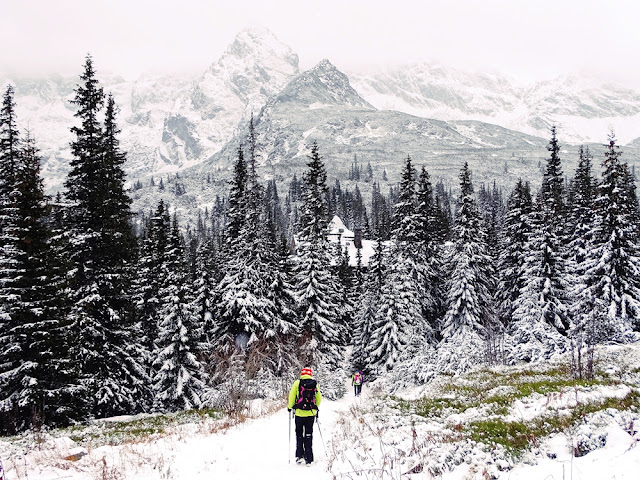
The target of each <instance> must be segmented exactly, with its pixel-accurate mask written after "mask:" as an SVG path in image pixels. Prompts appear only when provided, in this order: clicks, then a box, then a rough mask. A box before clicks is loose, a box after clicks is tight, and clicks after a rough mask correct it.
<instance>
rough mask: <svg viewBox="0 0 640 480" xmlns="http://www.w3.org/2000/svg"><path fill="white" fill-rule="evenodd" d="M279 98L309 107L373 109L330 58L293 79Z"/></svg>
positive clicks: (279, 100)
mask: <svg viewBox="0 0 640 480" xmlns="http://www.w3.org/2000/svg"><path fill="white" fill-rule="evenodd" d="M277 101H278V102H287V103H298V104H300V105H303V106H307V107H309V108H322V107H328V106H349V107H357V108H365V109H371V110H374V107H373V106H372V105H371V104H370V103H368V102H367V101H366V100H364V99H363V98H362V97H361V96H360V95H358V92H356V91H355V89H354V88H353V87H352V86H351V84H350V82H349V78H348V77H347V76H346V75H345V74H344V73H342V72H341V71H340V70H338V69H337V68H336V67H335V66H334V65H333V64H332V63H331V62H330V61H329V60H327V59H324V60H322V61H320V62H319V63H318V64H317V65H315V66H314V67H313V68H311V69H309V70H307V71H306V72H303V73H302V74H300V75H299V76H298V77H296V78H295V79H293V80H292V81H291V82H290V83H289V84H288V85H287V86H286V87H285V88H284V90H283V91H282V92H281V93H280V95H278V99H277Z"/></svg>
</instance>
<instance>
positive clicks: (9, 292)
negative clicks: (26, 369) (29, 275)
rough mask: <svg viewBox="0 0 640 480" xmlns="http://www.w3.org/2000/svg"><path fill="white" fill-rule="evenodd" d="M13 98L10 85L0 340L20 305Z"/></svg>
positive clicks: (1, 153) (0, 177)
mask: <svg viewBox="0 0 640 480" xmlns="http://www.w3.org/2000/svg"><path fill="white" fill-rule="evenodd" d="M13 96H14V90H13V87H12V86H11V85H9V86H8V87H7V91H6V92H5V94H4V97H3V102H2V109H1V110H0V315H1V318H0V336H3V332H2V330H4V329H5V328H6V329H11V323H12V321H11V309H12V308H13V307H14V303H15V302H17V301H18V295H17V292H16V291H15V288H16V287H15V286H14V281H15V278H16V277H18V276H19V275H20V272H19V266H18V265H17V263H16V262H17V260H16V256H17V255H18V251H17V249H16V242H17V241H18V237H17V233H16V228H17V223H18V217H19V212H18V208H17V205H16V197H17V195H18V191H17V185H16V169H17V168H18V162H19V155H20V148H21V147H20V134H19V131H18V127H17V123H16V113H15V106H16V105H15V102H14V100H13Z"/></svg>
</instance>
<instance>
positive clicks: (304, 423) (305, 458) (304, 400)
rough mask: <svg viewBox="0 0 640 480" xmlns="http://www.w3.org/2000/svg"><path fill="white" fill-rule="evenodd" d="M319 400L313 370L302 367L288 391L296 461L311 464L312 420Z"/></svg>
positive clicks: (320, 398) (318, 390)
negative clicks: (294, 427) (297, 377)
mask: <svg viewBox="0 0 640 480" xmlns="http://www.w3.org/2000/svg"><path fill="white" fill-rule="evenodd" d="M321 401H322V395H321V394H320V388H319V387H318V382H316V380H315V379H314V378H313V371H312V370H311V367H304V368H303V369H302V372H300V378H299V379H298V380H296V381H295V382H293V385H292V386H291V391H290V392H289V407H288V410H289V412H290V411H291V410H293V411H294V415H295V418H296V463H303V462H305V463H306V464H307V465H311V463H312V462H313V421H314V419H315V418H316V417H317V416H318V407H319V406H320V402H321Z"/></svg>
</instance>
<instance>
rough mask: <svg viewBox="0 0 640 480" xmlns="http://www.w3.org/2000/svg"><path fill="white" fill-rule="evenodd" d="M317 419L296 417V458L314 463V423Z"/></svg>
mask: <svg viewBox="0 0 640 480" xmlns="http://www.w3.org/2000/svg"><path fill="white" fill-rule="evenodd" d="M315 419H316V417H315V416H314V417H298V416H296V458H304V460H305V462H307V463H311V462H313V449H312V443H313V421H314V420H315Z"/></svg>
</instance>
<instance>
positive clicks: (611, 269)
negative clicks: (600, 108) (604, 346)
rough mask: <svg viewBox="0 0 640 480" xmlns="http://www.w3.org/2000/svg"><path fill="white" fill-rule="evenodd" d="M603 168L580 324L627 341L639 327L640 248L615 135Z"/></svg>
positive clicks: (580, 293)
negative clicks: (639, 275) (631, 331)
mask: <svg viewBox="0 0 640 480" xmlns="http://www.w3.org/2000/svg"><path fill="white" fill-rule="evenodd" d="M602 166H603V172H602V181H601V183H600V185H599V187H598V192H597V197H596V199H595V209H596V220H595V228H594V231H593V238H592V241H591V244H590V245H589V247H590V248H589V249H588V250H587V254H586V258H585V260H584V274H583V275H582V278H581V279H580V280H581V284H580V285H579V286H578V288H577V289H576V294H577V297H578V298H579V299H582V300H583V301H585V302H586V303H587V305H586V308H585V309H584V310H583V311H582V315H580V316H579V317H578V320H577V321H578V322H579V323H578V325H584V326H585V327H584V328H590V329H591V330H592V331H593V332H594V340H595V341H606V340H610V339H624V337H625V336H626V335H627V334H628V332H629V331H630V330H632V329H635V330H638V329H640V320H639V319H640V282H639V281H638V272H640V260H639V254H640V252H639V251H638V244H637V240H636V237H635V235H634V227H635V226H634V225H633V221H632V219H631V216H632V215H633V207H630V204H631V203H633V202H634V199H633V198H631V197H632V193H631V191H630V189H629V187H628V186H627V185H625V183H626V182H627V181H628V180H627V178H628V173H627V172H628V168H627V165H626V163H624V162H621V161H620V151H619V147H618V146H617V145H616V142H615V137H614V135H613V134H611V136H610V137H609V145H608V146H607V151H606V152H605V160H604V161H603V164H602ZM589 324H590V325H589Z"/></svg>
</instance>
